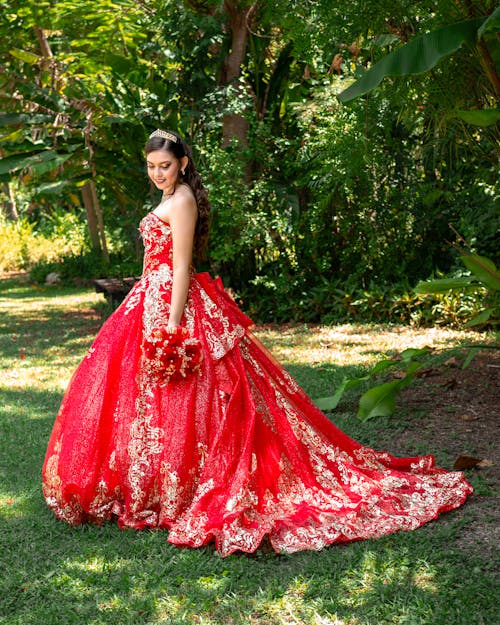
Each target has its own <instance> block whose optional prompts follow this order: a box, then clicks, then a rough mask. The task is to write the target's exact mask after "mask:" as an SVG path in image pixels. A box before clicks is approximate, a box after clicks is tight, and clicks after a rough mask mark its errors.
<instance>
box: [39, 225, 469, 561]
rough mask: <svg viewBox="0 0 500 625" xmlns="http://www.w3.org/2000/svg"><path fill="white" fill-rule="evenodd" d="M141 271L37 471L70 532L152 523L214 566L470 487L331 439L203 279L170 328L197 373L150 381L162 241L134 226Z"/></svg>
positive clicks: (362, 528)
mask: <svg viewBox="0 0 500 625" xmlns="http://www.w3.org/2000/svg"><path fill="white" fill-rule="evenodd" d="M141 231H142V235H143V239H144V243H145V259H144V271H143V276H142V279H141V280H140V281H139V282H138V283H137V284H136V285H135V287H134V288H133V290H132V291H131V292H130V293H129V295H128V297H127V298H126V299H125V301H124V302H123V304H122V305H121V306H120V307H119V308H118V309H117V310H116V311H115V312H114V313H113V315H111V317H109V319H108V320H107V321H106V323H105V324H104V325H103V327H102V329H101V331H100V332H99V334H98V336H97V338H96V339H95V341H94V343H93V345H92V347H91V348H90V350H89V351H88V353H87V355H86V357H85V358H84V359H83V361H82V363H81V364H80V366H79V367H78V369H77V370H76V372H75V373H74V375H73V378H72V380H71V382H70V384H69V387H68V390H67V392H66V394H65V396H64V398H63V401H62V404H61V408H60V411H59V413H58V415H57V419H56V422H55V425H54V429H53V432H52V436H51V439H50V442H49V445H48V449H47V455H46V459H45V463H44V466H43V491H44V495H45V498H46V501H47V503H48V505H49V506H50V508H52V510H53V511H54V512H55V514H56V516H57V517H58V518H60V519H63V520H65V521H66V522H68V523H70V524H74V525H76V524H81V523H86V522H89V523H96V524H100V523H104V522H106V521H111V520H116V521H117V522H118V524H119V525H120V526H121V527H130V528H135V529H141V528H145V527H151V528H164V529H167V530H169V531H168V540H169V541H170V542H172V543H174V544H177V545H188V546H191V547H199V546H201V545H205V544H207V543H209V542H212V541H214V542H215V546H216V548H217V550H218V551H219V552H220V553H221V554H222V555H224V556H225V555H228V554H230V553H232V552H234V551H238V550H239V551H246V552H252V551H254V550H255V549H257V547H258V546H259V544H260V543H261V541H262V539H263V537H264V536H266V535H267V536H268V537H269V541H270V543H271V544H272V546H273V547H274V549H276V550H277V551H283V552H288V553H290V552H293V551H297V550H301V549H321V548H322V547H324V546H325V545H328V544H331V543H334V542H338V541H346V540H354V539H362V538H373V537H377V536H381V535H384V534H389V533H391V532H394V531H397V530H410V529H415V528H417V527H419V526H420V525H422V524H423V523H425V522H427V521H430V520H431V519H434V518H436V516H437V515H438V514H439V513H440V512H443V511H446V510H451V509H453V508H456V507H458V506H459V505H461V504H462V503H463V502H464V501H465V499H466V497H467V495H468V494H469V493H470V492H471V491H472V489H471V487H470V486H469V484H468V483H467V482H466V480H465V479H464V477H463V475H462V474H461V473H453V472H451V473H450V472H446V471H444V470H442V469H439V468H436V467H435V466H434V460H433V457H432V456H424V457H415V458H396V457H393V456H391V455H390V454H388V453H383V452H377V451H375V450H373V449H370V448H367V447H364V446H362V445H361V444H359V443H357V442H356V441H354V440H352V439H351V438H349V437H348V436H347V435H346V434H344V433H343V432H342V431H341V430H339V429H338V428H336V427H335V426H334V425H333V424H332V423H331V422H330V421H329V420H328V419H326V418H325V416H324V415H323V414H322V413H321V412H320V411H319V410H318V409H317V408H316V407H315V405H314V404H313V403H312V402H311V400H310V399H309V398H308V397H307V395H306V394H305V393H304V392H303V391H302V390H301V389H300V387H299V386H298V385H297V383H296V382H295V380H293V378H292V377H291V376H290V375H289V374H288V373H287V372H286V371H285V369H284V368H283V367H282V366H281V365H279V363H277V362H276V361H275V360H274V359H273V358H272V356H270V355H269V354H268V352H267V351H266V349H265V348H264V347H263V346H262V345H261V344H260V343H259V342H258V340H257V339H256V338H255V337H254V336H253V335H252V334H251V332H250V331H249V327H250V325H251V323H252V322H251V320H250V319H249V318H248V317H247V316H246V315H244V314H243V313H242V312H241V311H240V310H239V309H238V307H237V306H236V304H235V303H234V302H233V301H232V299H231V298H230V297H229V296H228V295H227V294H226V293H225V291H224V289H223V288H222V284H221V282H220V281H219V280H213V279H212V278H211V277H210V276H209V275H208V274H206V273H202V274H196V273H194V271H193V272H192V276H191V283H190V289H189V296H188V301H187V304H186V307H185V311H184V317H183V322H182V323H183V325H184V326H185V327H186V328H187V329H188V330H189V332H190V334H191V335H192V336H193V337H195V338H196V339H198V340H199V341H200V343H201V346H202V350H203V358H202V360H201V371H200V372H199V373H196V374H195V375H192V376H187V377H186V378H185V379H181V380H179V381H176V382H175V383H174V382H171V383H169V384H168V385H165V384H160V383H159V381H158V377H157V376H155V375H152V374H151V372H150V369H149V368H148V367H145V366H143V365H144V345H145V342H147V340H148V337H150V336H151V331H152V329H153V328H154V327H155V324H157V323H158V322H161V321H162V320H165V319H167V318H168V312H169V306H170V294H171V286H172V241H171V233H170V229H169V227H168V225H166V224H165V223H164V222H162V221H161V220H160V219H159V218H158V217H157V216H156V215H154V214H153V213H150V214H149V215H148V216H146V217H145V218H144V219H143V220H142V222H141Z"/></svg>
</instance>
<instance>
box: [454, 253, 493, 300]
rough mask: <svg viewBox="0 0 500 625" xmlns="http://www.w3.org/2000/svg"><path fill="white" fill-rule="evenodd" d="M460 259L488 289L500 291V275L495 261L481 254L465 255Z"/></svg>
mask: <svg viewBox="0 0 500 625" xmlns="http://www.w3.org/2000/svg"><path fill="white" fill-rule="evenodd" d="M460 259H461V261H462V262H463V264H464V265H465V266H466V267H467V269H468V270H469V271H471V272H472V273H473V274H474V275H475V276H476V277H477V279H478V280H479V281H480V282H482V283H483V284H484V285H485V286H486V287H488V288H489V289H491V290H492V291H500V273H499V272H498V269H497V268H496V267H495V263H494V262H493V261H491V260H490V259H489V258H485V257H484V256H479V254H463V255H462V256H460Z"/></svg>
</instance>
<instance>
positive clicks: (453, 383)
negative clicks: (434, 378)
mask: <svg viewBox="0 0 500 625" xmlns="http://www.w3.org/2000/svg"><path fill="white" fill-rule="evenodd" d="M457 384H458V382H457V379H456V378H451V380H445V381H444V382H441V383H440V384H439V386H442V387H443V388H446V389H453V388H456V386H457Z"/></svg>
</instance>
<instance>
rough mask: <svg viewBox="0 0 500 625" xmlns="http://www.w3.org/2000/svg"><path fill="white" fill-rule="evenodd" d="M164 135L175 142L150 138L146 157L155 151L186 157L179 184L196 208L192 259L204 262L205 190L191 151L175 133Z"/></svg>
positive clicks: (207, 217)
mask: <svg viewBox="0 0 500 625" xmlns="http://www.w3.org/2000/svg"><path fill="white" fill-rule="evenodd" d="M166 134H170V135H173V136H174V137H175V138H176V141H173V140H171V139H168V138H165V137H162V136H154V137H150V139H149V140H148V142H147V143H146V149H145V151H146V155H147V154H149V153H150V152H155V151H156V150H166V151H167V152H171V153H172V154H173V155H174V156H175V158H177V159H179V160H180V159H181V158H182V157H183V156H187V157H188V159H189V162H188V164H187V167H186V168H185V170H184V174H182V172H181V174H180V182H184V183H186V184H188V185H189V186H190V187H191V190H192V191H193V194H194V197H195V199H196V205H197V207H198V219H197V221H196V228H195V232H194V257H195V259H196V260H200V261H201V260H204V259H205V257H206V249H207V245H208V237H209V234H210V202H209V201H208V194H207V190H206V189H205V187H204V186H203V183H202V181H201V176H200V174H199V173H198V171H197V170H196V166H195V164H194V161H193V157H192V154H191V149H190V148H189V146H188V145H187V143H186V142H185V141H184V139H183V138H182V137H181V136H180V135H179V134H178V133H176V132H172V131H171V130H168V131H167V133H166Z"/></svg>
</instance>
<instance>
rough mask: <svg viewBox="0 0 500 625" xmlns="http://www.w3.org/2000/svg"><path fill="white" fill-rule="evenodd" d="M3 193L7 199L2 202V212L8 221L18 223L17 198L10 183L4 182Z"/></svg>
mask: <svg viewBox="0 0 500 625" xmlns="http://www.w3.org/2000/svg"><path fill="white" fill-rule="evenodd" d="M2 191H3V194H4V195H5V199H4V200H3V202H2V212H3V214H4V215H5V218H6V219H10V220H11V221H17V220H18V219H19V215H18V213H17V207H16V198H15V197H14V194H13V193H12V187H11V185H10V184H9V183H8V182H2Z"/></svg>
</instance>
